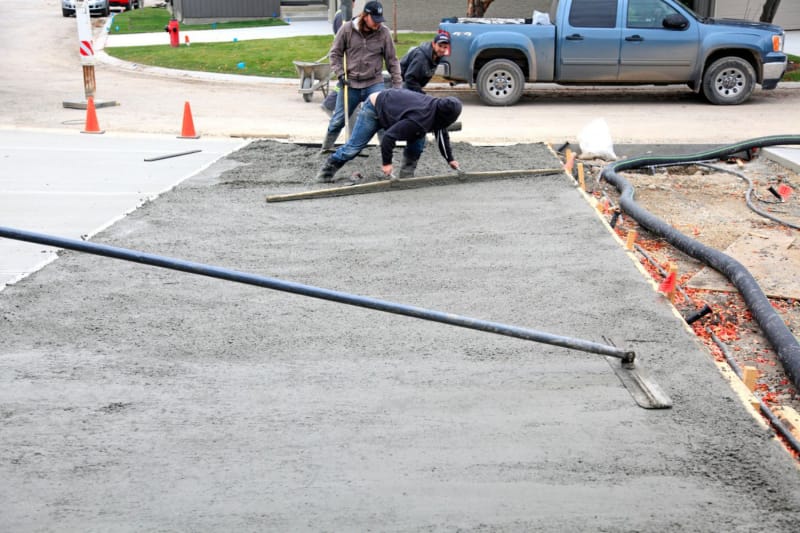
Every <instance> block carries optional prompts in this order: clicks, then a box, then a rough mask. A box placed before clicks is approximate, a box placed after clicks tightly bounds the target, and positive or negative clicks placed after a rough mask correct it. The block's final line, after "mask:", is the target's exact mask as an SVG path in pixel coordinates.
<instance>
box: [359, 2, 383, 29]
mask: <svg viewBox="0 0 800 533" xmlns="http://www.w3.org/2000/svg"><path fill="white" fill-rule="evenodd" d="M364 13H366V14H367V15H370V16H371V17H372V20H373V21H375V23H376V24H380V23H381V22H383V6H382V5H381V3H380V2H367V3H366V5H365V6H364Z"/></svg>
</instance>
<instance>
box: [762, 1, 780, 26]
mask: <svg viewBox="0 0 800 533" xmlns="http://www.w3.org/2000/svg"><path fill="white" fill-rule="evenodd" d="M780 5H781V0H766V1H765V2H764V9H763V10H762V11H761V18H759V19H758V20H760V21H761V22H772V21H773V20H775V13H777V12H778V6H780Z"/></svg>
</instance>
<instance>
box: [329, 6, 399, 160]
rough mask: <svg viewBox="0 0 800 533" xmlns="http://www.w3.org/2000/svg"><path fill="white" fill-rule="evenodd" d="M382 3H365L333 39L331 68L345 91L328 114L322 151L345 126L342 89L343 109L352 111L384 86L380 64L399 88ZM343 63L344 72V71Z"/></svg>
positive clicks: (393, 53)
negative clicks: (344, 87)
mask: <svg viewBox="0 0 800 533" xmlns="http://www.w3.org/2000/svg"><path fill="white" fill-rule="evenodd" d="M383 21H384V18H383V6H382V5H381V3H380V2H374V1H373V2H367V3H366V4H365V5H364V11H362V12H361V14H360V15H359V16H358V17H356V18H355V19H353V20H350V21H347V22H345V23H344V24H342V27H341V28H340V29H339V31H338V32H336V37H335V38H334V39H333V45H332V46H331V50H330V61H331V69H332V70H333V72H334V74H335V75H336V77H337V78H339V82H340V83H341V84H342V85H345V84H346V85H347V88H348V90H347V91H339V94H338V96H337V97H336V108H335V109H334V111H333V115H331V120H330V123H329V124H328V131H327V133H326V134H325V139H324V140H323V141H322V150H323V151H327V150H330V149H331V148H333V144H334V143H335V142H336V138H337V137H339V133H341V131H342V128H344V125H345V116H344V114H345V101H344V100H345V98H344V97H345V92H346V93H347V111H348V113H352V112H353V110H354V109H355V108H356V106H357V105H358V104H359V103H361V102H363V101H365V100H366V99H367V97H369V95H370V94H372V93H376V92H378V91H380V90H382V89H383V88H384V83H383V66H384V64H385V65H386V70H388V71H389V74H391V77H392V87H397V88H400V87H402V85H403V79H402V77H401V76H400V62H399V61H398V60H397V52H396V51H395V47H394V41H393V40H392V32H391V31H390V30H389V28H387V27H386V26H384V25H383ZM345 65H346V66H347V71H346V72H345Z"/></svg>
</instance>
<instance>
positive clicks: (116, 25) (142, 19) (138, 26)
mask: <svg viewBox="0 0 800 533" xmlns="http://www.w3.org/2000/svg"><path fill="white" fill-rule="evenodd" d="M169 19H170V14H169V11H167V9H166V8H164V7H145V8H144V9H132V10H130V11H123V12H121V13H117V14H116V15H114V20H113V22H112V23H111V28H110V30H109V33H111V34H119V35H123V34H126V33H153V32H161V31H164V26H166V25H167V24H169ZM286 25H287V24H286V23H285V22H284V21H283V20H281V19H279V18H268V19H259V20H243V21H239V22H214V23H211V24H181V30H183V29H185V30H186V31H197V30H214V29H225V28H254V27H257V28H259V27H262V26H286Z"/></svg>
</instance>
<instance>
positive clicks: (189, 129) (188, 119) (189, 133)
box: [178, 102, 200, 139]
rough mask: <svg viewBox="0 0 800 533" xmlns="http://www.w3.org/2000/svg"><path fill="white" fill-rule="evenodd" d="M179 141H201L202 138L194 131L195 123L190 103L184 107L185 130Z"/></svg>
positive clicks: (182, 130)
mask: <svg viewBox="0 0 800 533" xmlns="http://www.w3.org/2000/svg"><path fill="white" fill-rule="evenodd" d="M178 138H179V139H199V138H200V136H199V135H198V134H197V133H195V131H194V121H193V120H192V108H191V107H189V102H186V104H184V106H183V129H181V134H180V135H179V136H178Z"/></svg>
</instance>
